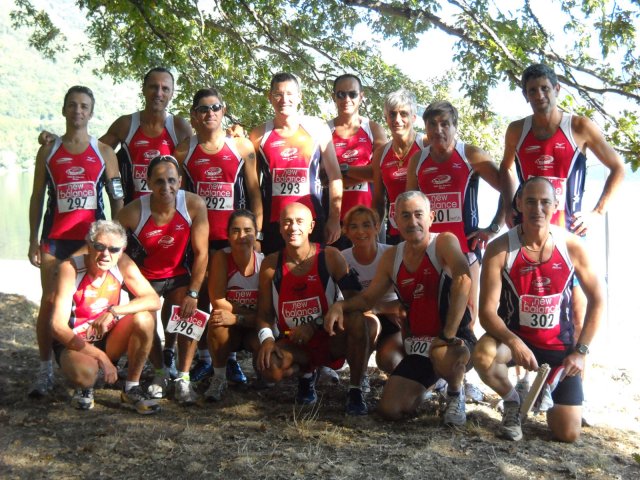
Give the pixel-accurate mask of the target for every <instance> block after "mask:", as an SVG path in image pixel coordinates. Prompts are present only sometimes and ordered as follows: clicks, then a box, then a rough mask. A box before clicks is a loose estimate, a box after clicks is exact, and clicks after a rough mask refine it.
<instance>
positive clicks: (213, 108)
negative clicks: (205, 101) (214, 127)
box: [195, 103, 224, 114]
mask: <svg viewBox="0 0 640 480" xmlns="http://www.w3.org/2000/svg"><path fill="white" fill-rule="evenodd" d="M223 108H224V105H222V104H221V103H214V104H212V105H199V106H197V107H196V109H195V110H196V112H197V113H200V114H204V113H207V112H208V111H209V110H211V111H212V112H219V111H220V110H222V109H223Z"/></svg>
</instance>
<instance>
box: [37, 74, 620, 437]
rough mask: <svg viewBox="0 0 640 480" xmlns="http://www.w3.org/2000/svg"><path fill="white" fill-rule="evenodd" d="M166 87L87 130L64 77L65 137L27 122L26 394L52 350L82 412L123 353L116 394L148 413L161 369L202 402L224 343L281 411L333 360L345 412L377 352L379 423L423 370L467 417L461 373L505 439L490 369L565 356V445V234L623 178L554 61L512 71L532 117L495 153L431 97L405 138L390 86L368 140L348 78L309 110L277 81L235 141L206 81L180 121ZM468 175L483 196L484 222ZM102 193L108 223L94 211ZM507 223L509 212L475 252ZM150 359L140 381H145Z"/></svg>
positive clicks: (574, 396) (47, 383)
mask: <svg viewBox="0 0 640 480" xmlns="http://www.w3.org/2000/svg"><path fill="white" fill-rule="evenodd" d="M173 87H174V79H173V75H172V74H171V72H170V71H168V70H166V69H164V68H154V69H152V70H150V71H149V72H148V73H147V75H146V76H145V78H144V81H143V88H142V91H143V94H144V98H145V107H144V109H143V110H142V111H140V112H136V113H134V114H131V115H125V116H123V117H120V118H119V119H118V120H116V122H114V124H113V125H112V126H111V127H110V128H109V130H108V132H107V133H106V134H105V135H104V136H103V137H102V138H101V139H100V141H97V140H95V139H94V138H93V137H90V136H89V134H88V132H87V124H88V122H89V119H90V118H91V115H92V113H93V106H94V99H93V94H92V93H91V91H90V90H89V89H88V88H86V87H72V88H71V89H70V90H69V92H68V93H67V96H66V97H65V100H64V105H63V115H64V116H65V119H66V123H67V128H66V132H65V133H64V135H62V136H60V137H56V136H55V135H53V134H49V133H47V132H45V133H43V135H41V143H42V144H43V145H42V147H41V148H40V150H39V152H38V156H37V158H36V171H35V177H34V189H33V194H32V199H31V204H30V227H31V237H30V248H29V258H30V260H31V262H32V263H33V264H34V265H36V266H39V267H40V269H41V277H42V286H43V296H42V301H41V308H40V313H39V316H38V324H37V332H38V344H39V350H40V358H41V366H40V371H39V375H38V376H37V379H36V382H35V384H34V386H33V388H32V390H31V392H30V394H31V395H32V396H44V395H46V394H47V393H48V391H49V390H50V389H51V388H52V386H53V364H52V360H51V358H52V357H51V352H52V351H53V352H55V358H56V359H57V360H58V363H59V364H60V366H61V368H62V370H63V372H64V374H65V376H66V377H67V378H68V379H69V380H70V381H71V383H72V384H73V385H75V387H76V390H75V393H74V397H73V403H74V405H75V406H76V407H78V408H80V409H88V408H92V407H93V386H94V384H95V382H96V379H97V378H98V377H99V376H100V375H103V376H104V379H105V380H106V381H107V382H113V381H115V379H116V374H117V372H116V369H115V367H114V365H115V364H116V363H117V361H118V359H119V358H120V356H121V355H122V354H123V353H125V352H126V353H127V358H128V365H127V369H126V376H127V378H126V382H125V387H124V390H123V392H122V403H123V405H125V406H128V407H131V408H134V409H136V410H137V411H138V412H140V413H154V412H156V411H157V410H158V408H159V407H158V403H157V400H156V399H158V398H162V397H164V396H165V395H166V393H167V389H168V386H169V384H170V383H169V382H170V381H171V380H172V379H173V380H174V382H173V385H174V387H175V399H176V400H177V401H178V402H180V403H182V404H192V403H195V402H196V401H197V399H198V394H197V393H196V391H195V389H194V388H193V383H192V381H200V380H202V379H204V378H209V379H210V380H209V385H208V388H207V389H206V391H205V393H204V397H205V398H206V399H207V400H210V401H219V400H221V399H222V397H223V396H224V393H225V390H226V388H227V385H228V382H232V383H245V382H247V378H246V376H245V374H244V372H242V370H241V369H240V366H239V364H238V362H237V360H236V358H235V352H236V351H239V350H241V349H245V350H248V351H250V352H251V353H252V354H253V360H254V368H255V371H256V374H257V379H256V381H257V383H258V384H260V385H270V384H272V383H274V382H278V381H280V380H281V379H282V378H284V377H289V376H292V375H296V376H297V377H298V391H297V395H296V402H298V403H301V404H311V403H315V402H316V400H317V393H316V383H317V380H318V377H319V376H320V374H321V372H325V373H327V374H329V375H335V374H334V373H333V371H334V370H336V369H338V368H340V367H341V366H342V365H343V364H344V362H345V360H346V362H347V363H348V365H349V386H348V393H347V398H346V412H347V414H349V415H364V414H367V413H368V409H369V408H368V404H367V401H366V394H367V393H368V391H369V385H368V376H367V375H366V372H367V363H368V361H369V358H370V357H371V355H372V354H373V353H374V352H375V358H376V362H377V365H378V367H379V368H381V369H382V370H384V371H386V372H387V373H388V374H389V378H388V380H387V382H386V384H385V386H384V389H383V393H382V396H381V398H380V402H379V404H378V406H377V411H378V413H379V414H380V415H382V416H383V417H385V418H388V419H393V420H395V419H400V418H402V417H404V416H406V415H408V414H412V413H413V412H415V410H416V409H417V407H418V406H419V405H420V403H421V402H422V400H423V399H424V397H425V394H426V393H427V391H428V389H430V388H432V387H433V386H434V384H435V383H436V382H437V381H440V383H441V384H442V385H445V383H444V382H446V387H445V389H446V394H445V399H446V402H445V403H446V406H445V409H444V414H443V420H444V423H445V424H448V425H456V426H461V425H464V424H465V422H466V414H465V388H464V377H465V372H466V371H467V370H468V369H469V368H471V367H472V366H474V367H475V368H476V370H477V371H478V374H479V375H480V377H481V379H482V380H483V381H484V382H485V383H486V384H487V385H488V386H489V387H491V388H492V389H493V390H494V391H495V392H497V393H498V394H499V395H500V396H501V397H502V398H503V400H504V414H503V421H502V426H501V429H500V432H501V434H502V436H504V437H506V438H508V439H511V440H519V439H520V438H522V431H521V427H520V403H521V398H520V396H519V395H518V392H517V391H516V389H515V388H514V386H513V385H512V384H511V383H510V381H509V377H508V375H507V366H509V365H512V364H513V365H519V366H521V367H524V368H525V369H527V370H537V368H538V366H539V365H540V364H541V363H543V362H544V363H548V364H549V365H550V366H551V367H554V368H562V369H563V370H561V372H560V373H559V374H558V375H557V377H558V378H559V379H560V380H559V382H558V383H557V386H556V387H555V389H554V390H553V393H552V399H553V402H554V406H553V408H552V409H551V410H549V413H548V415H547V419H548V423H549V426H550V428H551V430H552V432H553V433H554V435H555V436H556V437H557V438H559V439H561V440H564V441H574V440H575V439H576V438H578V436H579V433H580V425H581V424H580V421H581V411H580V409H581V407H580V405H581V404H582V398H583V394H582V384H581V374H582V373H583V371H584V363H585V355H587V353H588V347H589V345H590V343H591V341H592V339H593V337H594V335H595V333H596V330H597V327H598V324H599V321H600V317H601V315H602V310H603V307H602V303H603V299H602V293H601V286H600V284H599V282H598V280H597V277H596V275H595V274H594V272H593V269H592V268H591V266H590V264H589V260H588V256H587V255H586V254H585V251H584V246H583V245H582V244H581V242H580V240H579V238H578V237H577V236H576V235H578V236H584V235H585V234H586V233H587V231H588V229H589V228H590V226H591V224H590V217H592V216H594V215H598V214H600V215H601V214H603V213H604V212H605V211H606V208H607V205H608V202H609V201H610V199H611V197H612V195H613V194H614V193H615V191H616V189H617V187H618V186H619V184H620V182H621V181H622V179H623V177H624V174H623V166H622V162H621V161H620V159H619V157H618V156H617V154H616V153H615V151H614V150H613V149H612V148H611V147H610V146H609V145H608V144H607V142H606V141H605V140H604V138H603V136H602V134H601V133H600V132H599V130H598V129H597V127H596V126H595V124H593V122H591V121H590V120H588V119H586V118H584V117H579V116H574V115H570V114H566V113H563V112H562V111H560V110H559V108H558V106H557V104H556V102H557V98H558V94H559V91H560V86H559V84H558V80H557V78H556V76H555V74H554V73H553V70H552V69H550V68H549V67H548V66H545V65H540V64H536V65H532V66H530V67H528V68H527V69H526V70H525V71H524V73H523V76H522V91H523V94H524V96H525V98H526V100H527V101H528V102H530V104H531V107H532V110H533V115H532V116H530V117H527V118H525V119H523V120H519V121H516V122H513V123H512V124H511V125H510V126H509V128H508V130H507V134H506V141H505V154H504V158H503V160H502V162H501V163H500V166H499V167H498V165H497V164H496V163H495V162H494V161H493V159H492V158H491V157H490V155H489V154H488V153H487V152H485V151H484V150H482V149H481V148H478V147H476V146H472V145H469V144H465V143H463V142H462V141H460V140H459V139H458V137H457V126H458V112H457V110H456V108H455V107H454V106H453V105H452V104H451V103H450V102H447V101H436V102H433V103H432V104H430V105H429V106H428V107H427V108H426V109H425V111H424V114H423V119H424V123H425V130H426V135H421V134H419V133H417V132H416V131H415V130H414V123H415V121H416V115H417V105H416V100H415V96H414V95H413V94H412V93H411V92H410V91H408V90H406V89H400V90H398V91H396V92H393V93H391V94H389V95H388V96H387V97H386V99H385V104H384V117H385V120H386V123H387V127H388V129H389V131H390V132H391V139H390V140H388V141H387V138H386V135H385V131H384V129H383V128H382V126H381V125H379V124H377V123H375V122H373V121H371V120H368V119H366V118H364V117H362V116H361V115H360V106H361V103H362V101H363V100H364V90H363V86H362V83H361V81H360V79H359V78H358V77H356V76H355V75H352V74H345V75H342V76H340V77H338V78H337V79H336V80H335V81H334V83H333V100H334V102H335V104H336V108H337V112H338V113H337V117H336V118H334V119H333V120H331V121H330V122H328V124H327V123H325V122H323V121H321V120H320V119H318V118H314V117H309V116H306V115H302V114H301V113H300V111H299V105H300V102H301V88H300V85H299V83H298V80H297V79H296V77H295V76H294V75H292V74H290V73H278V74H276V75H275V76H274V77H273V78H272V81H271V84H270V88H269V93H268V99H269V102H270V104H271V105H272V107H273V110H274V118H273V119H272V120H269V121H267V122H266V123H265V124H263V125H260V126H258V127H256V128H255V129H254V130H252V131H251V133H250V134H249V138H248V139H247V138H244V136H243V135H242V133H238V130H237V129H230V130H226V129H225V125H224V118H225V112H226V103H225V101H224V99H223V98H222V95H221V93H220V92H219V91H217V90H215V89H202V90H199V91H198V92H196V94H195V95H194V98H193V104H192V106H191V111H190V124H191V125H189V123H188V122H187V121H185V120H184V119H181V118H178V117H174V116H172V115H170V114H168V113H167V106H168V103H169V101H170V100H171V97H172V94H173ZM192 129H193V130H192ZM118 146H121V148H120V151H119V152H118V156H117V157H116V155H115V153H114V150H113V149H114V148H117V147H118ZM587 149H589V150H591V151H592V152H593V153H594V154H595V156H596V157H597V158H598V160H600V161H601V162H602V163H603V164H604V165H605V166H606V167H607V168H608V169H609V176H608V178H607V181H606V183H605V186H604V189H603V192H602V195H601V196H600V199H599V200H598V203H597V205H596V207H595V208H594V209H593V210H592V211H591V212H585V211H583V210H582V205H581V199H582V194H583V192H584V178H585V174H586V157H585V155H586V151H587ZM516 177H517V178H516ZM323 178H324V179H323ZM479 178H482V179H483V180H484V181H486V182H487V183H488V184H489V185H491V186H492V187H493V188H495V189H496V190H498V191H500V193H501V201H500V202H499V204H498V205H497V208H496V213H495V216H494V218H493V220H492V222H491V223H490V225H489V226H488V227H487V228H479V219H478V202H477V195H478V182H479V180H478V179H479ZM518 183H520V188H519V189H517V193H516V186H517V184H518ZM323 184H324V185H323ZM47 187H48V189H49V203H48V205H47V212H46V213H45V216H44V222H43V228H42V236H41V238H39V237H38V233H39V230H40V223H41V216H42V206H43V201H44V192H45V188H47ZM103 187H106V190H107V193H108V195H109V199H110V201H111V212H112V218H113V219H114V220H117V221H116V222H112V221H107V220H104V208H103V200H102V188H103ZM323 187H324V188H323ZM261 188H262V191H261ZM124 204H126V206H123V205H124ZM516 212H518V215H515V213H516ZM505 223H506V224H507V226H508V227H512V228H510V230H509V231H508V232H507V233H505V234H504V235H502V236H500V237H498V238H496V239H495V240H494V241H492V242H491V243H490V244H489V241H490V240H493V239H494V237H495V236H496V235H498V233H499V232H500V230H501V229H502V227H503V225H504V224H505ZM557 225H560V227H558V226H557ZM381 232H382V233H381ZM381 239H382V240H384V241H381ZM125 248H126V249H127V254H128V255H127V254H125V253H124V249H125ZM485 248H486V253H485V256H484V259H483V262H482V263H483V266H482V269H480V262H481V259H482V251H483V250H484V249H485ZM132 259H133V260H132ZM56 272H57V275H56ZM480 272H481V273H480ZM576 278H577V280H576ZM125 290H126V292H127V294H128V296H129V297H130V300H129V301H128V302H126V301H124V300H123V299H122V298H121V297H123V296H124V291H125ZM478 292H479V299H480V300H479V302H478ZM582 292H583V293H582ZM159 296H162V297H163V298H164V302H163V303H162V304H161V302H160V300H159ZM161 305H162V307H161ZM160 308H161V314H160V318H161V320H162V326H163V328H162V329H163V330H164V350H163V347H162V339H161V338H160V337H161V336H160V335H159V334H158V330H159V329H158V328H156V322H154V320H153V315H154V314H155V312H156V311H158V310H160ZM478 315H479V319H480V324H481V325H482V327H483V328H484V329H485V331H486V334H485V335H484V336H483V337H482V338H481V339H480V341H479V342H477V341H476V337H475V336H474V333H473V330H474V323H475V319H476V317H478ZM176 337H177V341H176ZM176 343H177V354H176V350H175V345H176ZM196 350H197V352H198V353H197V356H198V362H197V364H196V365H195V367H193V368H192V362H193V359H194V356H195V354H196ZM147 358H149V360H150V361H151V363H152V364H153V366H154V368H155V375H154V378H153V381H152V382H151V383H150V384H149V385H148V386H147V388H142V386H141V385H140V383H139V382H140V375H141V372H142V368H143V366H144V363H145V360H146V359H147ZM176 359H177V362H176Z"/></svg>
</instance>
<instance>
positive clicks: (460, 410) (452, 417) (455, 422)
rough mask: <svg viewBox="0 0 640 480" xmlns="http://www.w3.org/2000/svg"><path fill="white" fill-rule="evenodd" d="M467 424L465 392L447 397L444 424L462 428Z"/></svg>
mask: <svg viewBox="0 0 640 480" xmlns="http://www.w3.org/2000/svg"><path fill="white" fill-rule="evenodd" d="M466 422H467V414H466V412H465V406H464V390H462V391H460V393H458V395H449V394H447V397H446V407H445V409H444V424H445V425H452V426H456V427H461V426H463V425H464V424H465V423H466Z"/></svg>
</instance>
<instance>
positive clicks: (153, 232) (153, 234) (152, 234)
mask: <svg viewBox="0 0 640 480" xmlns="http://www.w3.org/2000/svg"><path fill="white" fill-rule="evenodd" d="M161 233H162V230H151V231H150V232H147V233H146V234H145V235H144V238H151V237H157V236H158V235H160V234H161Z"/></svg>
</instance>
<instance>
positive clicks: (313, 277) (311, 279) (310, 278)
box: [307, 275, 318, 282]
mask: <svg viewBox="0 0 640 480" xmlns="http://www.w3.org/2000/svg"><path fill="white" fill-rule="evenodd" d="M317 280H318V276H317V275H307V282H315V281H317Z"/></svg>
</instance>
